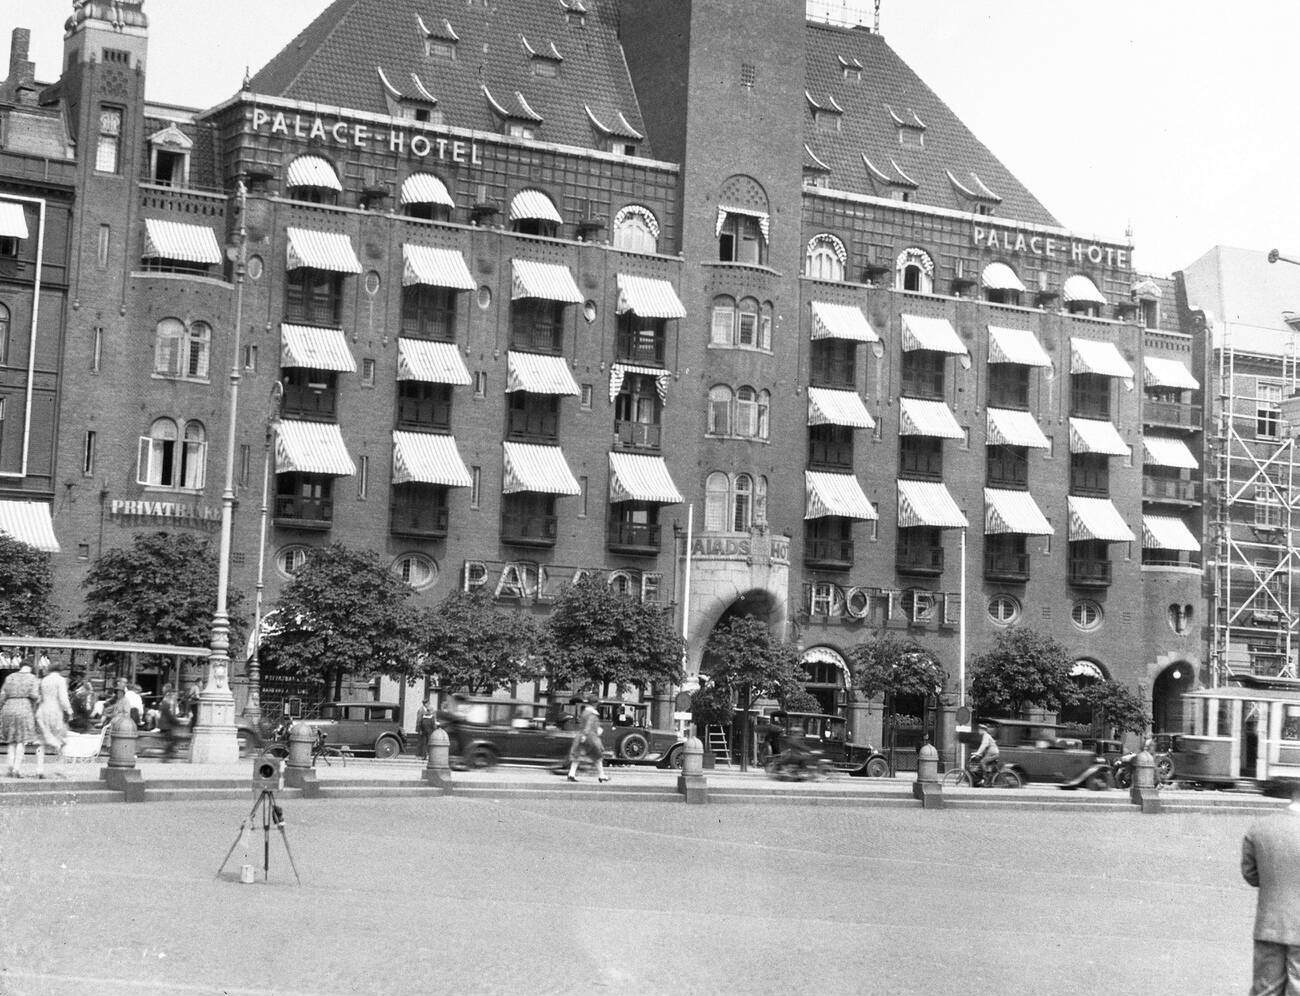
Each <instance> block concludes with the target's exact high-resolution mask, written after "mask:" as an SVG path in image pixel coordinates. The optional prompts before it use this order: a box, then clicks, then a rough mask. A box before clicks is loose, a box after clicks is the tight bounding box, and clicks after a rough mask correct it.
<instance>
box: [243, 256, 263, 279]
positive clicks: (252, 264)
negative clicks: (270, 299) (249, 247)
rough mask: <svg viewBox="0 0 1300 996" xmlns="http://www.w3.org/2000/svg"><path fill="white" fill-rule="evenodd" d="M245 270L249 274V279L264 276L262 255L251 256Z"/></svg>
mask: <svg viewBox="0 0 1300 996" xmlns="http://www.w3.org/2000/svg"><path fill="white" fill-rule="evenodd" d="M244 272H246V273H247V274H248V279H249V280H260V279H261V278H262V257H261V256H249V257H248V262H247V263H246V264H245V265H244Z"/></svg>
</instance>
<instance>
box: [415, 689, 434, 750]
mask: <svg viewBox="0 0 1300 996" xmlns="http://www.w3.org/2000/svg"><path fill="white" fill-rule="evenodd" d="M437 727H438V720H437V710H436V709H435V708H434V705H433V692H430V693H429V694H428V695H426V696H425V697H424V701H423V702H421V703H420V708H419V709H417V710H415V732H416V733H417V734H418V735H419V736H418V739H417V740H416V747H415V753H416V756H417V757H419V758H420V760H422V761H423V760H427V759H428V757H429V738H430V737H431V736H433V731H434V730H435V729H437Z"/></svg>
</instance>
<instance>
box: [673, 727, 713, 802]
mask: <svg viewBox="0 0 1300 996" xmlns="http://www.w3.org/2000/svg"><path fill="white" fill-rule="evenodd" d="M677 791H678V792H680V793H681V794H682V795H684V796H685V797H686V801H687V802H688V803H690V804H696V803H704V802H708V801H709V786H708V782H706V781H705V779H704V744H702V743H700V738H699V737H687V738H686V745H685V746H684V747H683V748H682V773H681V774H680V775H678V776H677Z"/></svg>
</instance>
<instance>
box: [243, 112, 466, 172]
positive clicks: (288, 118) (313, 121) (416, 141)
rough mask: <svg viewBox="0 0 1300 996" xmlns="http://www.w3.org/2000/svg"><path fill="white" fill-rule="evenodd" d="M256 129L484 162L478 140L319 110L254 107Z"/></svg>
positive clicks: (344, 145)
mask: <svg viewBox="0 0 1300 996" xmlns="http://www.w3.org/2000/svg"><path fill="white" fill-rule="evenodd" d="M253 130H254V131H265V132H268V133H269V134H272V135H283V136H285V137H286V138H302V139H307V140H308V141H312V140H315V141H318V142H324V143H325V144H327V145H337V146H339V147H340V148H346V149H382V150H384V151H387V152H395V153H397V154H398V155H402V154H404V153H408V152H409V154H410V155H412V156H414V157H416V158H417V159H438V160H441V161H444V162H453V163H469V164H471V165H474V166H480V165H482V163H483V148H482V146H480V145H479V144H478V142H474V141H469V140H467V139H460V138H447V137H444V136H439V135H426V134H424V133H423V132H415V133H414V134H411V133H410V132H409V131H408V130H406V129H403V128H396V127H392V126H389V127H387V128H378V127H373V126H371V125H368V124H365V123H364V122H361V121H344V120H342V119H339V118H327V117H321V116H320V115H317V114H286V113H284V112H283V111H268V110H266V109H265V108H262V107H254V108H253Z"/></svg>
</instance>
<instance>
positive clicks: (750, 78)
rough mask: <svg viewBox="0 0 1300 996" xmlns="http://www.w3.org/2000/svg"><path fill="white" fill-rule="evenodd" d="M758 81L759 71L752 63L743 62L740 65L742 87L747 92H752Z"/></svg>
mask: <svg viewBox="0 0 1300 996" xmlns="http://www.w3.org/2000/svg"><path fill="white" fill-rule="evenodd" d="M757 80H758V70H757V69H755V68H754V64H753V63H752V62H742V63H741V64H740V85H741V86H743V87H744V88H745V89H746V90H752V89H754V83H755V82H757Z"/></svg>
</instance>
